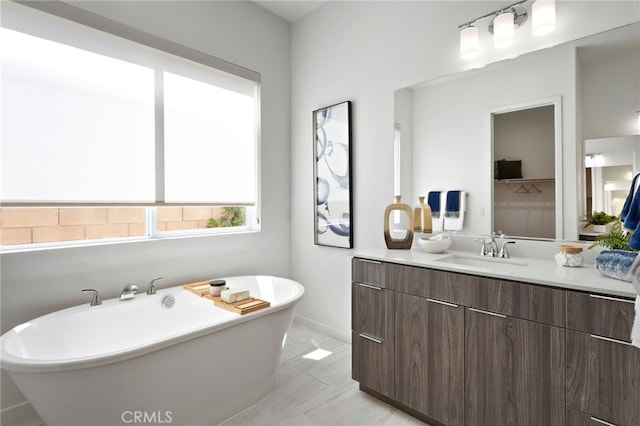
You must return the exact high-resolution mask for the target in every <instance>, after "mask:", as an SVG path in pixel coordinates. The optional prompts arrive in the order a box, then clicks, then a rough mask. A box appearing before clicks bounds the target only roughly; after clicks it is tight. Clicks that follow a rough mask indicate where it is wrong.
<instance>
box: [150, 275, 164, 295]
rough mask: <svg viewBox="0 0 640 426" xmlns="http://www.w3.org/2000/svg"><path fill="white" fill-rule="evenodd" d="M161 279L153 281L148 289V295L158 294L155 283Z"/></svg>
mask: <svg viewBox="0 0 640 426" xmlns="http://www.w3.org/2000/svg"><path fill="white" fill-rule="evenodd" d="M161 279H162V277H158V278H154V279H152V280H151V282H150V283H149V287H148V288H147V294H156V286H155V285H153V283H154V282H156V281H158V280H161Z"/></svg>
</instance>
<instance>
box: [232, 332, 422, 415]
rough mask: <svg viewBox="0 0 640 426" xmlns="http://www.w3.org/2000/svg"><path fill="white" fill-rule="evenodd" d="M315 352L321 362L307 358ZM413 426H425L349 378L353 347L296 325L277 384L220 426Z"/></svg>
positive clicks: (286, 349)
mask: <svg viewBox="0 0 640 426" xmlns="http://www.w3.org/2000/svg"><path fill="white" fill-rule="evenodd" d="M317 349H322V350H324V351H328V352H330V353H329V354H328V355H327V356H326V357H325V358H323V359H321V360H317V361H316V360H313V359H308V358H303V356H304V355H307V354H309V353H311V352H313V351H316V350H317ZM276 425H282V426H287V425H291V426H320V425H331V426H338V425H344V426H373V425H382V426H392V425H403V426H413V425H421V426H424V425H425V423H423V422H421V421H419V420H417V419H415V418H413V417H411V416H409V415H408V414H405V413H403V412H402V411H399V410H397V409H395V408H393V407H391V406H390V405H387V404H385V403H384V402H382V401H380V400H378V399H376V398H373V397H372V396H370V395H368V394H366V393H364V392H361V391H360V390H359V389H358V383H357V382H355V381H353V380H352V379H351V345H350V344H348V343H344V342H342V341H340V340H336V339H333V338H331V337H329V336H327V335H325V334H322V333H319V332H317V331H314V330H312V329H310V328H308V327H305V326H302V325H298V324H295V323H294V325H293V326H292V327H291V330H290V332H289V335H288V337H287V342H286V344H285V347H284V350H283V354H282V360H281V362H280V368H279V371H278V384H277V386H276V388H275V389H274V391H273V392H272V393H270V394H269V395H268V396H267V397H266V398H264V399H263V400H261V401H259V402H258V403H256V404H255V405H253V406H251V407H249V408H247V409H246V410H244V411H242V412H240V413H239V414H237V415H235V416H234V417H231V418H230V419H227V420H226V421H225V422H223V423H221V424H220V426H276Z"/></svg>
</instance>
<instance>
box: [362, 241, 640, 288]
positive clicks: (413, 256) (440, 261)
mask: <svg viewBox="0 0 640 426" xmlns="http://www.w3.org/2000/svg"><path fill="white" fill-rule="evenodd" d="M354 257H358V258H363V259H369V260H377V261H382V262H389V263H398V264H402V265H409V266H419V267H423V268H431V269H439V270H443V271H450V272H460V273H465V274H471V275H479V276H484V277H492V278H500V279H507V280H511V281H520V282H525V283H534V284H541V285H547V286H553V287H559V288H565V289H569V290H579V291H586V292H591V293H599V294H605V295H610V296H621V297H626V298H635V297H636V292H635V290H634V288H633V285H632V284H631V283H630V282H626V281H621V280H617V279H614V278H609V277H604V276H602V275H600V273H599V272H598V271H596V269H595V267H594V266H593V264H584V265H583V266H581V267H577V268H570V267H563V266H558V265H557V264H556V263H555V261H554V260H553V259H551V260H546V259H545V260H542V259H533V258H526V257H514V258H511V259H494V258H485V257H482V256H480V255H479V254H476V253H470V252H466V251H464V252H463V251H452V250H447V251H445V252H444V253H439V254H433V253H427V252H425V251H422V250H420V249H411V250H384V249H370V250H357V251H356V252H355V253H354ZM467 260H468V262H467ZM456 261H460V262H466V263H469V264H457V263H455V262H456Z"/></svg>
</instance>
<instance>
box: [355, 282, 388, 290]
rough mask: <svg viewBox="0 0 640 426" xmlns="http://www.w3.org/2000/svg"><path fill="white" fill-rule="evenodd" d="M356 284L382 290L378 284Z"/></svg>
mask: <svg viewBox="0 0 640 426" xmlns="http://www.w3.org/2000/svg"><path fill="white" fill-rule="evenodd" d="M358 285H359V286H360V287H366V288H372V289H374V290H382V287H378V286H375V285H371V284H363V283H358Z"/></svg>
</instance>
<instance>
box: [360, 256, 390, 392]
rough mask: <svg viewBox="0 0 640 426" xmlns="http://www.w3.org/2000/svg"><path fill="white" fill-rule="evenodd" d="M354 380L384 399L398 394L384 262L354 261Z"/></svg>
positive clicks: (388, 293)
mask: <svg viewBox="0 0 640 426" xmlns="http://www.w3.org/2000/svg"><path fill="white" fill-rule="evenodd" d="M351 285H352V298H351V310H352V316H351V330H352V331H351V333H352V335H351V338H352V339H351V340H352V366H353V368H352V378H353V379H354V380H356V381H358V382H360V384H361V385H362V386H365V387H367V388H369V389H371V390H373V391H375V392H378V393H380V394H382V395H384V396H388V397H393V394H394V376H395V375H394V359H393V355H394V354H393V340H394V339H393V331H394V330H393V293H392V292H391V291H390V290H388V289H386V288H385V268H384V264H383V263H381V262H374V261H369V260H366V259H353V261H352V284H351Z"/></svg>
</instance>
